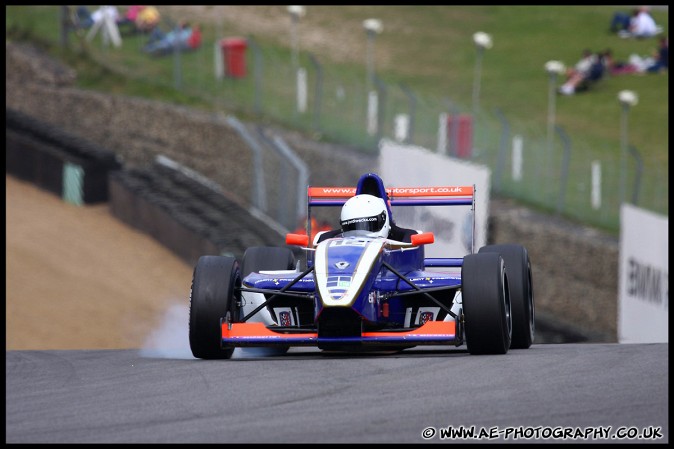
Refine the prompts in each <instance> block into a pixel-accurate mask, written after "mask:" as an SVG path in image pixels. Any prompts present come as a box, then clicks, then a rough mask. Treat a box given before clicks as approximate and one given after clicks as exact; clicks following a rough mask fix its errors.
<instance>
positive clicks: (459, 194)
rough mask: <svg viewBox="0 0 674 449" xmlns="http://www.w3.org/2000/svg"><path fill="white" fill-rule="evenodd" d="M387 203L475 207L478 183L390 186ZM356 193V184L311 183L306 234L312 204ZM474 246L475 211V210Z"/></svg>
mask: <svg viewBox="0 0 674 449" xmlns="http://www.w3.org/2000/svg"><path fill="white" fill-rule="evenodd" d="M385 190H386V194H387V195H388V206H389V208H390V207H392V206H470V207H471V210H473V211H474V210H475V186H474V185H473V186H435V187H389V188H386V189H385ZM355 194H356V187H311V186H310V187H308V188H307V235H312V234H311V208H312V207H331V206H342V205H343V204H344V203H346V201H347V200H348V199H349V198H351V197H353V196H354V195H355ZM472 215H473V220H472V221H473V223H472V228H473V229H472V234H473V245H472V246H473V247H474V244H475V242H474V237H475V214H474V213H473V214H472Z"/></svg>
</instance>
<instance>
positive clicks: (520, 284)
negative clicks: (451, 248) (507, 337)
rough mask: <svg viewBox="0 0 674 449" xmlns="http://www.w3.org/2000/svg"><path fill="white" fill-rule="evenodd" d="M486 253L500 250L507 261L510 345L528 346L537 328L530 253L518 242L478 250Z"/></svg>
mask: <svg viewBox="0 0 674 449" xmlns="http://www.w3.org/2000/svg"><path fill="white" fill-rule="evenodd" d="M485 252H496V253H499V254H501V257H503V260H504V261H505V265H506V273H508V285H509V286H510V302H511V304H512V314H513V339H512V342H511V344H510V347H511V348H512V349H527V348H529V347H530V346H531V344H532V343H533V341H534V333H535V328H536V325H535V311H534V290H533V282H532V277H531V262H530V260H529V253H528V251H527V249H526V248H525V247H524V246H522V245H517V244H502V245H488V246H484V247H482V248H480V250H479V251H478V253H485Z"/></svg>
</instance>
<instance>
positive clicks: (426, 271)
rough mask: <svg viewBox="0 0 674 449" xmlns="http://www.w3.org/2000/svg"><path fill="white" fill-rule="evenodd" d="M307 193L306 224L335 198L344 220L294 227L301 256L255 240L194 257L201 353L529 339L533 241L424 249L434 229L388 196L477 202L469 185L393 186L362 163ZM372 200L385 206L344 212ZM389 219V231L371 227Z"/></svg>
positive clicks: (195, 350)
mask: <svg viewBox="0 0 674 449" xmlns="http://www.w3.org/2000/svg"><path fill="white" fill-rule="evenodd" d="M307 197H308V207H307V209H308V216H309V219H308V220H307V223H308V227H309V226H310V223H311V220H310V218H311V210H312V208H313V207H336V206H341V207H342V216H341V225H342V226H341V227H340V228H339V229H335V230H333V231H327V232H321V233H319V234H317V235H316V237H315V238H314V239H313V241H311V242H310V241H309V237H308V236H310V235H312V233H311V229H307V233H306V235H301V234H288V235H287V237H286V245H298V246H300V247H301V248H302V249H304V250H305V251H306V255H307V257H306V262H305V265H306V266H304V267H302V266H300V265H301V263H300V260H299V259H296V257H295V255H294V253H293V251H292V250H291V249H290V248H289V247H288V246H279V247H252V248H248V249H247V250H246V252H245V253H244V256H243V259H242V261H241V262H239V261H238V260H237V259H236V258H234V257H230V256H210V255H206V256H202V257H201V258H200V259H199V260H198V262H197V265H196V267H195V269H194V276H193V279H192V288H191V293H190V321H189V340H190V347H191V350H192V354H193V355H194V356H195V357H197V358H201V359H227V358H230V357H231V356H232V354H233V351H234V349H235V348H237V347H270V348H276V350H277V352H279V353H283V352H285V351H287V350H288V349H289V348H290V347H293V346H313V347H317V348H319V349H322V350H329V351H347V352H350V351H353V352H356V351H364V350H365V351H367V350H404V349H407V348H412V347H415V346H418V345H450V346H455V347H459V346H462V345H466V347H467V349H468V351H469V352H470V353H471V354H505V353H507V352H508V350H509V349H511V348H512V349H525V348H528V347H530V346H531V344H532V342H533V340H534V332H535V318H534V299H533V284H532V276H531V264H530V260H529V255H528V252H527V250H526V248H524V247H523V246H522V245H519V244H501V245H487V246H483V247H482V248H480V249H479V251H477V252H475V251H474V248H473V250H471V252H470V254H466V255H462V256H460V257H446V258H437V257H435V258H429V257H425V253H424V246H425V245H430V244H432V243H433V242H434V235H433V233H431V232H420V231H418V230H412V229H405V228H400V227H398V226H397V225H396V223H395V222H394V221H393V219H392V218H391V206H392V205H393V206H429V207H437V206H466V207H470V208H472V209H474V207H475V189H474V187H473V186H456V187H447V186H442V187H437V188H428V187H425V188H415V187H409V188H407V187H397V188H395V189H387V188H385V187H384V184H383V182H382V180H381V178H380V177H379V176H377V175H376V174H374V173H366V174H364V175H363V176H361V178H360V179H359V181H358V183H357V186H356V187H355V188H353V187H351V188H349V187H339V188H334V187H333V188H325V187H308V189H307ZM358 201H360V206H359V205H358V204H356V202H358ZM352 204H353V205H354V207H352V208H351V205H352ZM372 205H374V207H380V208H385V209H384V210H382V213H381V214H378V213H373V214H372V215H368V214H367V213H365V215H363V216H356V218H354V217H346V218H345V215H344V214H345V213H348V212H349V210H357V209H358V208H359V207H361V206H363V207H365V208H368V207H372ZM349 208H350V209H349ZM347 209H348V210H347ZM474 216H475V214H472V217H474ZM382 225H383V226H384V229H385V230H386V233H385V234H383V235H382V233H381V232H380V233H379V234H377V233H376V232H373V229H375V230H376V229H381V226H382ZM473 229H474V218H473ZM473 241H474V239H473ZM473 245H474V244H473Z"/></svg>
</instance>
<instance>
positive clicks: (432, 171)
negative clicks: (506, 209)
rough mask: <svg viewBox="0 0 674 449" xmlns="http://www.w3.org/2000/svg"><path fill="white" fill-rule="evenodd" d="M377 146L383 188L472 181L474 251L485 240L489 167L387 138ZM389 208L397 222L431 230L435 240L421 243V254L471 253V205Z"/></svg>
mask: <svg viewBox="0 0 674 449" xmlns="http://www.w3.org/2000/svg"><path fill="white" fill-rule="evenodd" d="M379 148H380V151H379V175H380V176H381V178H382V180H383V181H384V185H385V186H386V187H387V188H388V187H433V186H475V209H476V214H475V252H477V250H478V249H479V248H480V247H482V246H484V245H485V244H486V241H487V217H488V216H489V187H490V179H491V171H490V169H489V168H488V167H486V166H482V165H478V164H475V163H472V162H468V161H464V160H461V159H456V158H452V157H448V156H446V155H442V154H437V153H434V152H432V151H430V150H428V149H426V148H423V147H419V146H414V145H404V144H400V143H397V142H395V141H392V140H387V139H382V140H381V141H380V143H379ZM392 212H393V218H394V220H395V222H396V224H397V225H398V226H402V227H404V228H413V229H417V230H420V231H425V232H433V233H434V234H435V243H433V244H432V245H428V246H426V248H425V255H426V257H463V256H465V255H466V254H469V253H470V252H471V244H472V242H471V238H472V229H471V228H472V224H473V220H472V212H471V207H470V206H398V207H394V208H393V211H392Z"/></svg>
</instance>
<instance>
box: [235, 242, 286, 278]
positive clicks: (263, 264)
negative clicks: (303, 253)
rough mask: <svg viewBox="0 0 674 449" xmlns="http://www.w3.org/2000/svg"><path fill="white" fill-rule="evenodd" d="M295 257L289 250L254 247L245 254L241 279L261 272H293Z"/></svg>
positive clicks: (273, 247)
mask: <svg viewBox="0 0 674 449" xmlns="http://www.w3.org/2000/svg"><path fill="white" fill-rule="evenodd" d="M293 269H295V255H294V254H293V252H292V251H290V249H289V248H280V247H276V246H253V247H251V248H248V249H247V250H246V252H245V253H244V254H243V260H242V261H241V278H245V277H246V276H248V275H249V274H250V273H253V272H259V271H260V270H293Z"/></svg>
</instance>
